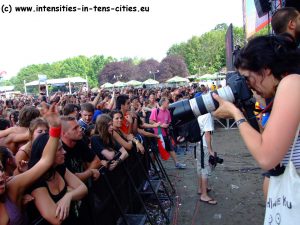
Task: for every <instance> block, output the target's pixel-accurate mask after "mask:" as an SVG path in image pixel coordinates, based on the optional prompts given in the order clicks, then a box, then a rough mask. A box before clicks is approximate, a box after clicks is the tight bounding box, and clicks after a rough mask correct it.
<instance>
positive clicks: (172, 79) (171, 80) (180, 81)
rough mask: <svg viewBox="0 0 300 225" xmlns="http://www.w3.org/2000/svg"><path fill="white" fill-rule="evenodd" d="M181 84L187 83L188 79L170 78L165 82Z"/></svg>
mask: <svg viewBox="0 0 300 225" xmlns="http://www.w3.org/2000/svg"><path fill="white" fill-rule="evenodd" d="M182 82H187V83H188V82H189V79H187V78H184V77H179V76H175V77H172V78H171V79H169V80H167V81H166V83H182Z"/></svg>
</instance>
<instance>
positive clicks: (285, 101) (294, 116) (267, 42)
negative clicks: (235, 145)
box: [214, 36, 300, 196]
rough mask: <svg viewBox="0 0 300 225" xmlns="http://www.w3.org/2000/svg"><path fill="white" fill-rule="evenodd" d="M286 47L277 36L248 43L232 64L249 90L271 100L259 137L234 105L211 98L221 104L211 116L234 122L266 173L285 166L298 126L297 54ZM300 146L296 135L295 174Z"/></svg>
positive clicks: (299, 55) (299, 58)
mask: <svg viewBox="0 0 300 225" xmlns="http://www.w3.org/2000/svg"><path fill="white" fill-rule="evenodd" d="M289 45H290V43H289V42H287V41H286V40H285V39H283V38H281V37H278V36H262V37H257V38H254V39H252V40H251V41H249V43H248V44H247V46H246V47H244V48H243V49H242V50H241V52H240V54H239V56H238V57H237V59H236V61H235V66H236V68H237V69H238V70H239V72H240V74H241V75H242V76H244V77H245V78H246V81H247V83H248V85H249V87H250V88H251V89H252V90H254V91H255V92H256V93H257V94H259V95H261V96H262V97H263V98H274V100H273V108H272V112H271V115H270V118H269V121H268V123H267V125H266V127H265V130H264V131H263V132H262V134H260V133H258V132H257V131H256V130H255V129H253V128H252V127H251V126H250V125H249V123H247V121H246V120H245V117H244V115H243V113H242V112H241V111H240V110H239V109H238V108H237V107H235V105H234V104H232V103H230V102H228V101H225V100H223V99H222V98H220V97H219V96H218V95H216V94H214V98H215V100H217V101H218V102H219V104H220V106H219V108H218V109H217V110H216V111H215V112H214V116H216V117H220V118H234V119H235V121H236V123H237V126H238V128H239V130H240V133H241V136H242V138H243V140H244V142H245V144H246V146H247V148H248V149H249V151H250V153H251V154H252V155H253V157H254V158H255V160H256V161H257V162H258V163H259V165H260V166H261V168H262V169H265V170H271V169H273V168H275V167H278V164H283V165H284V166H286V165H287V163H288V161H289V156H290V150H291V145H292V143H293V140H294V137H295V134H296V131H297V128H298V125H299V123H300V101H299V99H300V76H299V74H300V53H299V51H297V50H293V48H292V47H290V46H289ZM299 145H300V138H299V134H298V139H297V143H296V146H297V147H296V148H295V150H294V153H293V158H292V160H293V163H294V165H295V167H296V169H297V170H298V171H300V146H299ZM273 172H274V170H273ZM275 172H278V171H276V170H275ZM277 174H278V173H277ZM272 175H275V173H271V176H272ZM268 181H269V179H267V178H266V181H265V182H264V194H265V196H266V193H267V190H268Z"/></svg>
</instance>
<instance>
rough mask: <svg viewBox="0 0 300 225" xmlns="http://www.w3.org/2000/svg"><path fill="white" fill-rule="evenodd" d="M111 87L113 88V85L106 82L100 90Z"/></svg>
mask: <svg viewBox="0 0 300 225" xmlns="http://www.w3.org/2000/svg"><path fill="white" fill-rule="evenodd" d="M113 86H114V85H113V84H111V83H109V82H107V83H105V84H102V85H101V87H102V88H111V87H113Z"/></svg>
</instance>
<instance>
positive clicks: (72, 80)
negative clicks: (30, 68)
mask: <svg viewBox="0 0 300 225" xmlns="http://www.w3.org/2000/svg"><path fill="white" fill-rule="evenodd" d="M71 83H86V84H87V79H84V78H82V77H66V78H58V79H49V80H46V81H39V80H34V81H31V82H29V83H25V82H24V88H25V90H26V87H28V86H38V85H46V89H48V88H47V86H48V85H53V86H55V85H59V84H60V85H66V84H68V85H69V92H70V94H71ZM25 92H26V91H25ZM47 95H48V94H47Z"/></svg>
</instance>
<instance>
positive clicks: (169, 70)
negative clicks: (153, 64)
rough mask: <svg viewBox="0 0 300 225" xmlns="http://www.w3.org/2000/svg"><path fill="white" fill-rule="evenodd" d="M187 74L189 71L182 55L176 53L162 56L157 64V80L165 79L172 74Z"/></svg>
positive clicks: (172, 75)
mask: <svg viewBox="0 0 300 225" xmlns="http://www.w3.org/2000/svg"><path fill="white" fill-rule="evenodd" d="M188 75H189V72H188V69H187V66H186V64H185V62H184V59H183V57H181V56H178V55H169V56H167V57H166V58H164V59H163V60H162V61H161V63H160V65H159V73H158V75H157V80H159V81H165V80H167V79H169V78H172V77H174V76H180V77H186V76H188Z"/></svg>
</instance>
